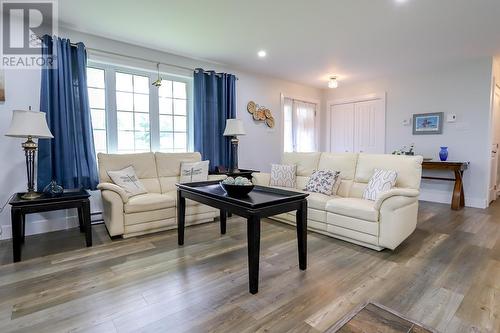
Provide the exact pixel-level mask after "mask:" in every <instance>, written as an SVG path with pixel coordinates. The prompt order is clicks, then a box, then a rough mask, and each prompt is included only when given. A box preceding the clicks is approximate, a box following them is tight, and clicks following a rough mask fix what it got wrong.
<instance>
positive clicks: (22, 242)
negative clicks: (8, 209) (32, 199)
mask: <svg viewBox="0 0 500 333" xmlns="http://www.w3.org/2000/svg"><path fill="white" fill-rule="evenodd" d="M21 217H22V221H23V223H22V229H21V230H22V231H21V244H24V238H25V236H26V215H25V214H21Z"/></svg>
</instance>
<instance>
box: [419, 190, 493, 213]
mask: <svg viewBox="0 0 500 333" xmlns="http://www.w3.org/2000/svg"><path fill="white" fill-rule="evenodd" d="M451 195H452V194H451V193H449V192H444V191H436V190H429V189H421V191H420V197H419V200H421V201H430V202H437V203H443V204H449V205H450V204H451ZM465 206H466V207H473V208H481V209H484V208H486V207H488V203H487V200H486V199H484V198H473V197H468V196H467V195H466V196H465Z"/></svg>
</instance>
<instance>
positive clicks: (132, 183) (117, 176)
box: [108, 166, 148, 197]
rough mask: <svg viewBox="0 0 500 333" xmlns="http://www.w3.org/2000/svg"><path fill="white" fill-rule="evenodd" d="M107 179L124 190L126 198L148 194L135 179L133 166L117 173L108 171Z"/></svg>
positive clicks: (137, 179)
mask: <svg viewBox="0 0 500 333" xmlns="http://www.w3.org/2000/svg"><path fill="white" fill-rule="evenodd" d="M108 175H109V178H111V180H112V181H113V183H115V184H116V185H118V186H120V187H121V188H122V189H124V190H125V192H126V193H127V195H128V196H130V197H132V196H134V195H138V194H144V193H148V191H147V190H146V188H145V187H144V185H143V184H142V182H141V181H140V180H139V178H137V175H136V174H135V170H134V167H133V166H129V167H126V168H125V169H121V170H117V171H108Z"/></svg>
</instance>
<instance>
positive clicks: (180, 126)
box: [174, 116, 187, 132]
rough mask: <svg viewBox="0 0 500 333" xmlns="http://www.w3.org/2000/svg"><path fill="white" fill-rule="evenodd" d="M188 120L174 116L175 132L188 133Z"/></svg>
mask: <svg viewBox="0 0 500 333" xmlns="http://www.w3.org/2000/svg"><path fill="white" fill-rule="evenodd" d="M186 123H187V118H186V117H184V116H174V130H175V131H176V132H185V131H186Z"/></svg>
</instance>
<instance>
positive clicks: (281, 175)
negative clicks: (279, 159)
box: [269, 164, 297, 188]
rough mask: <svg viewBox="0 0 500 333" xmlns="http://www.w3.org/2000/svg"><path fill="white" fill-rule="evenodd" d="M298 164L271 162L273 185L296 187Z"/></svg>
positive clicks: (271, 182)
mask: <svg viewBox="0 0 500 333" xmlns="http://www.w3.org/2000/svg"><path fill="white" fill-rule="evenodd" d="M296 172H297V166H296V165H286V164H271V181H270V183H269V184H270V185H271V186H283V187H290V188H295V184H296V175H297V174H296Z"/></svg>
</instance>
